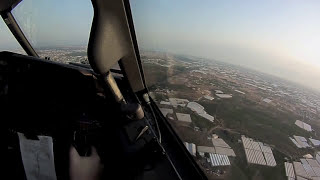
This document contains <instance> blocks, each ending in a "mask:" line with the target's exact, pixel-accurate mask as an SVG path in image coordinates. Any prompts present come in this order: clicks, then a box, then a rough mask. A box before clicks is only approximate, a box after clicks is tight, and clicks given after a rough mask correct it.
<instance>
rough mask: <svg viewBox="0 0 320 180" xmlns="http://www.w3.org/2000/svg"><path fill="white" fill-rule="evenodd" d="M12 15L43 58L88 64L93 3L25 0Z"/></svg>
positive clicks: (71, 0) (76, 0) (65, 0)
mask: <svg viewBox="0 0 320 180" xmlns="http://www.w3.org/2000/svg"><path fill="white" fill-rule="evenodd" d="M12 13H13V15H14V17H15V19H16V20H17V22H18V24H19V26H20V28H21V29H22V31H23V32H24V34H25V36H26V37H27V39H28V40H29V41H30V43H31V45H32V46H33V48H34V49H35V50H36V52H37V53H38V54H39V56H40V57H42V58H45V57H47V58H49V59H50V60H53V61H58V62H63V63H67V62H74V63H84V64H88V60H87V45H88V40H89V34H90V28H91V23H92V18H93V8H92V4H91V1H89V0H48V1H43V0H23V1H22V2H20V4H18V6H17V7H15V8H14V9H13V11H12Z"/></svg>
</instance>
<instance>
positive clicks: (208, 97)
mask: <svg viewBox="0 0 320 180" xmlns="http://www.w3.org/2000/svg"><path fill="white" fill-rule="evenodd" d="M203 97H204V98H206V99H208V100H210V101H212V100H214V97H211V96H208V95H207V96H203Z"/></svg>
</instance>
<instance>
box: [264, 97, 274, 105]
mask: <svg viewBox="0 0 320 180" xmlns="http://www.w3.org/2000/svg"><path fill="white" fill-rule="evenodd" d="M262 101H263V102H265V103H268V104H269V103H271V102H272V100H271V99H268V98H264V99H263V100H262Z"/></svg>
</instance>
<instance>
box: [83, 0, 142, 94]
mask: <svg viewBox="0 0 320 180" xmlns="http://www.w3.org/2000/svg"><path fill="white" fill-rule="evenodd" d="M92 5H93V8H94V17H93V22H92V27H91V32H90V38H89V45H88V60H89V62H90V65H91V67H92V68H93V70H94V71H95V72H96V73H98V74H106V73H107V72H108V71H109V70H110V69H111V68H112V66H114V65H115V64H116V63H117V62H118V61H119V60H121V61H122V63H123V66H124V71H125V73H126V74H127V77H128V80H129V83H130V85H131V87H132V89H133V90H134V91H139V90H142V89H144V85H143V83H142V79H141V74H140V70H139V66H138V63H137V59H136V54H135V50H134V47H133V43H132V38H131V34H130V29H129V25H128V20H127V15H126V11H125V6H124V4H123V1H120V0H108V1H105V0H92Z"/></svg>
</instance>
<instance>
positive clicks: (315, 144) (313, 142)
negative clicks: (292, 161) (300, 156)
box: [309, 138, 320, 147]
mask: <svg viewBox="0 0 320 180" xmlns="http://www.w3.org/2000/svg"><path fill="white" fill-rule="evenodd" d="M309 140H310V142H311V143H312V145H313V146H316V147H317V146H320V141H319V140H317V139H312V138H309Z"/></svg>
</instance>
